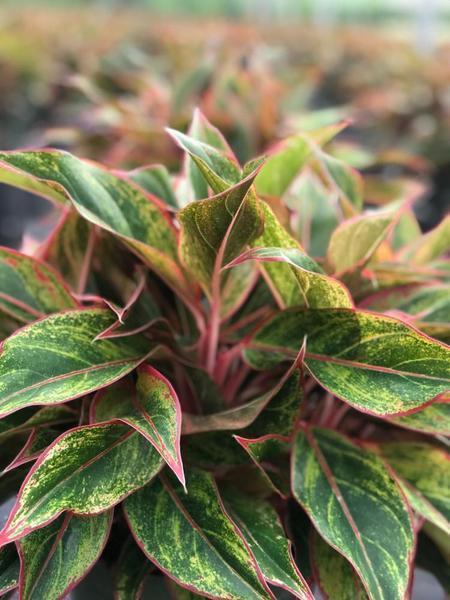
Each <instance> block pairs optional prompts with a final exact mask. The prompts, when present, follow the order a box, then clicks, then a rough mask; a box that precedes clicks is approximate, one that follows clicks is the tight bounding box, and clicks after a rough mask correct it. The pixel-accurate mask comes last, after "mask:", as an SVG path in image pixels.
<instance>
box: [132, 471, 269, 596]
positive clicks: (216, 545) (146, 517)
mask: <svg viewBox="0 0 450 600" xmlns="http://www.w3.org/2000/svg"><path fill="white" fill-rule="evenodd" d="M187 488H188V490H189V493H188V494H185V493H184V492H183V489H182V488H181V486H177V485H174V484H172V483H171V482H170V481H168V480H167V479H166V478H164V479H157V480H155V481H154V482H152V483H151V484H150V485H147V486H145V487H144V488H142V490H139V491H138V492H136V493H135V494H133V495H132V496H130V497H129V498H128V499H127V500H126V502H125V514H126V516H127V519H128V522H129V524H130V527H131V531H132V533H133V535H134V537H135V538H136V541H137V542H138V543H139V545H140V546H141V548H142V549H143V551H144V552H145V554H146V555H147V556H148V557H149V558H150V560H151V561H152V562H154V563H155V564H156V565H157V566H158V567H159V568H160V569H162V570H163V571H164V572H165V573H167V574H168V575H169V576H170V577H171V578H173V579H175V581H177V582H178V583H179V584H180V585H182V586H184V587H186V588H188V589H191V590H193V591H194V592H198V593H200V594H203V595H206V596H207V597H209V598H229V599H230V600H233V599H235V600H240V599H241V598H246V600H247V599H248V600H253V599H255V600H256V599H262V598H273V596H272V594H271V593H270V592H269V590H268V588H267V587H266V586H265V584H264V580H263V578H262V575H261V573H260V571H259V569H258V568H257V566H256V562H255V559H254V557H253V555H252V553H251V552H250V550H249V548H248V546H247V544H246V543H245V542H244V540H243V538H242V537H241V534H240V533H239V532H238V530H237V528H236V527H235V525H234V524H233V522H232V521H231V520H230V518H229V516H228V514H227V513H226V511H225V510H224V508H223V505H222V501H221V499H220V497H219V494H218V491H217V488H216V485H215V483H214V480H213V478H212V476H211V475H210V474H208V473H206V472H204V471H198V470H195V471H191V472H188V473H187ZM186 557H188V559H186Z"/></svg>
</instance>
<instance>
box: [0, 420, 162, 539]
mask: <svg viewBox="0 0 450 600" xmlns="http://www.w3.org/2000/svg"><path fill="white" fill-rule="evenodd" d="M162 464H163V461H162V459H161V457H160V455H159V454H158V452H156V450H155V449H154V448H153V446H152V445H151V444H150V443H149V442H148V441H147V440H146V439H145V438H144V437H143V436H142V435H140V434H139V433H137V432H134V431H133V429H131V428H129V427H127V426H126V425H122V424H120V423H117V422H113V423H101V424H99V425H87V426H84V427H77V428H75V429H72V430H70V431H68V432H66V433H63V434H62V435H61V436H60V437H59V438H58V439H57V440H55V442H54V443H53V444H52V445H51V446H50V447H49V448H48V449H47V450H46V451H45V452H44V453H43V454H42V455H41V456H40V458H39V460H38V461H37V462H36V463H35V465H34V466H33V468H32V469H31V471H30V472H29V473H28V475H27V477H26V480H25V482H24V484H23V486H22V488H21V491H20V493H19V496H18V498H17V501H16V503H15V505H14V507H13V509H12V511H11V513H10V515H9V518H8V521H7V523H6V525H5V527H4V529H3V530H2V532H1V533H0V543H1V544H2V545H3V544H5V543H7V542H8V541H10V540H14V539H17V538H20V537H22V536H23V535H27V534H28V533H30V532H31V531H33V530H34V529H37V528H39V527H42V526H43V525H45V524H47V523H50V522H51V521H52V520H53V519H55V518H56V517H57V516H59V515H60V514H61V513H62V512H63V511H66V510H69V511H73V512H74V513H76V514H97V513H100V512H102V511H104V510H106V509H107V508H110V507H111V506H114V505H115V504H117V503H118V502H120V501H121V500H122V499H123V498H125V497H126V496H127V495H128V494H130V493H131V492H133V491H134V490H136V489H138V488H139V487H142V486H143V485H145V484H146V483H147V482H148V481H150V479H152V478H153V477H154V476H155V475H156V474H157V473H158V471H159V470H160V469H161V466H162Z"/></svg>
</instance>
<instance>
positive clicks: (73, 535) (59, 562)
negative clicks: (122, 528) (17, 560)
mask: <svg viewBox="0 0 450 600" xmlns="http://www.w3.org/2000/svg"><path fill="white" fill-rule="evenodd" d="M111 520H112V511H107V512H104V513H102V514H100V515H92V516H86V517H77V516H76V515H72V514H70V513H68V514H66V515H61V516H60V517H59V518H58V519H56V520H55V521H53V523H50V525H47V526H46V527H42V528H41V529H39V530H38V531H34V532H33V533H30V534H29V535H27V536H25V537H24V538H22V539H21V540H20V541H19V542H18V544H17V545H18V549H19V554H20V557H21V572H20V584H19V587H20V597H21V598H23V600H32V599H33V598H34V599H35V600H41V599H42V598H45V599H46V600H58V599H59V598H62V597H63V596H64V595H65V594H67V593H68V592H69V591H70V590H71V589H72V588H74V587H75V586H76V585H77V583H78V582H79V581H80V580H81V579H82V578H83V577H85V576H86V574H87V573H88V571H89V570H90V568H91V567H92V566H93V565H94V563H95V562H96V560H97V559H98V557H99V556H100V554H101V552H102V551H103V548H104V546H105V544H106V540H107V538H108V535H109V529H110V526H111Z"/></svg>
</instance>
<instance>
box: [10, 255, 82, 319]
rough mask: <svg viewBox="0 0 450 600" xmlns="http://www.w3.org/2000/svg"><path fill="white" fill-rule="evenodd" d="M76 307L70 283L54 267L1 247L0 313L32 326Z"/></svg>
mask: <svg viewBox="0 0 450 600" xmlns="http://www.w3.org/2000/svg"><path fill="white" fill-rule="evenodd" d="M76 306H77V303H76V302H75V300H74V299H73V297H72V296H71V295H70V292H69V290H68V289H67V287H66V284H65V283H64V282H63V280H62V279H61V278H60V277H59V275H58V274H57V273H56V272H55V271H54V270H53V269H52V268H51V267H49V266H47V265H46V264H44V263H42V262H39V261H38V260H36V259H34V258H31V257H30V256H26V255H25V254H21V253H20V252H16V251H15V250H10V249H9V248H1V247H0V313H6V314H7V315H9V316H10V317H13V318H14V319H16V320H17V321H19V322H21V323H29V322H30V321H34V320H36V319H38V318H39V317H43V316H44V315H46V314H50V313H52V312H58V311H60V310H64V309H66V308H75V307H76Z"/></svg>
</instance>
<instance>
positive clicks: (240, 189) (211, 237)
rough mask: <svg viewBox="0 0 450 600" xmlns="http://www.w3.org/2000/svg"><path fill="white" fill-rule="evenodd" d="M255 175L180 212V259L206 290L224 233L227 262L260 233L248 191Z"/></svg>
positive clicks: (254, 203)
mask: <svg viewBox="0 0 450 600" xmlns="http://www.w3.org/2000/svg"><path fill="white" fill-rule="evenodd" d="M255 176H256V172H254V173H252V174H251V175H249V176H248V177H247V178H246V179H244V180H242V181H241V182H239V183H238V184H237V185H235V186H233V187H231V188H229V189H227V190H226V191H225V192H222V193H220V194H218V195H217V196H214V197H212V198H209V199H208V200H203V201H200V202H193V203H191V204H189V205H188V206H186V208H184V209H183V210H182V211H181V212H180V213H179V219H180V221H181V226H182V229H181V241H180V253H181V257H182V260H183V262H184V264H185V265H186V266H187V267H188V268H189V270H190V271H191V272H192V273H194V274H195V275H196V277H197V279H198V280H199V282H200V283H201V284H202V286H203V287H204V289H205V291H206V292H207V293H210V288H211V278H212V274H213V271H214V266H215V263H216V257H217V256H218V252H219V248H220V247H221V244H222V242H223V241H224V237H225V234H227V239H226V242H225V243H226V247H225V248H224V252H223V255H224V256H223V261H224V263H227V262H229V261H230V260H232V259H233V258H234V257H235V256H236V255H237V254H239V252H241V251H242V249H243V248H244V247H245V246H246V245H247V244H249V243H250V242H251V241H252V240H253V239H254V238H255V237H256V236H257V235H259V233H260V232H261V228H262V218H261V212H260V208H259V204H258V201H257V199H256V198H255V196H254V195H253V194H251V193H249V190H250V188H251V185H252V183H253V180H254V178H255ZM230 227H231V230H230V231H229V232H228V230H229V228H230ZM227 232H228V233H227ZM220 266H221V265H219V267H220Z"/></svg>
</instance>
